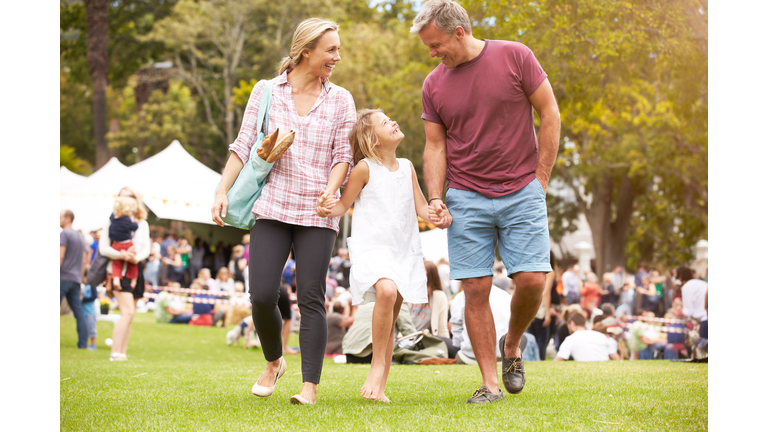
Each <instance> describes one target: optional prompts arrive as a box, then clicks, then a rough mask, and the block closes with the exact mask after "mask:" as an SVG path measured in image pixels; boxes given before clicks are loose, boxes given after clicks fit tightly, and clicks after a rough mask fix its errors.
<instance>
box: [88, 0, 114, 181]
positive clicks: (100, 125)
mask: <svg viewBox="0 0 768 432" xmlns="http://www.w3.org/2000/svg"><path fill="white" fill-rule="evenodd" d="M85 15H86V19H87V24H88V67H89V68H90V71H91V87H93V134H94V138H95V141H96V149H95V150H96V151H95V154H96V164H95V165H94V167H95V168H96V169H99V168H101V167H102V166H104V164H106V163H107V161H108V160H109V149H108V148H107V97H106V96H107V94H106V92H107V64H108V60H109V36H108V34H107V30H108V28H109V21H108V17H109V3H108V2H107V0H85Z"/></svg>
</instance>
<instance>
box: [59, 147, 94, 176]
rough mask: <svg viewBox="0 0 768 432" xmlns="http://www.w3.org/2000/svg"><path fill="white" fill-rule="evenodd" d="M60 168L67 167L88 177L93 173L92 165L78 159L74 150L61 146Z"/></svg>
mask: <svg viewBox="0 0 768 432" xmlns="http://www.w3.org/2000/svg"><path fill="white" fill-rule="evenodd" d="M59 166H63V167H66V168H67V169H68V170H70V171H72V172H73V173H76V174H85V175H88V174H90V173H91V172H92V171H93V170H92V169H91V164H89V163H88V162H87V161H86V160H84V159H82V158H80V157H78V156H77V154H75V149H74V148H72V147H70V146H66V145H59Z"/></svg>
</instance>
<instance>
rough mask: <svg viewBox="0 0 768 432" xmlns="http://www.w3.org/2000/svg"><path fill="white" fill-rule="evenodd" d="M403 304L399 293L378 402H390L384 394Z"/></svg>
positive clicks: (393, 314)
mask: <svg viewBox="0 0 768 432" xmlns="http://www.w3.org/2000/svg"><path fill="white" fill-rule="evenodd" d="M402 304H403V296H401V295H400V293H399V292H398V293H397V301H395V305H394V307H393V308H392V327H391V329H392V330H391V331H390V333H389V343H388V344H387V352H386V354H385V359H386V366H385V367H384V374H383V375H382V376H381V387H380V388H379V393H378V396H377V398H376V400H379V401H381V402H390V400H389V398H388V397H387V396H386V395H385V394H384V388H385V387H386V386H387V376H388V375H389V367H390V366H392V351H394V349H395V322H396V321H397V316H398V315H400V306H401V305H402Z"/></svg>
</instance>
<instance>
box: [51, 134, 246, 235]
mask: <svg viewBox="0 0 768 432" xmlns="http://www.w3.org/2000/svg"><path fill="white" fill-rule="evenodd" d="M64 170H66V168H62V172H61V185H60V208H61V209H62V210H63V209H69V210H72V211H73V212H74V213H75V220H74V223H73V224H72V226H73V228H75V229H79V230H82V231H83V232H85V233H87V232H89V231H91V230H97V229H99V228H102V227H103V226H104V224H105V223H106V222H107V220H108V218H109V215H110V213H111V212H112V205H113V204H114V198H115V196H116V195H117V193H118V192H119V191H120V189H122V188H123V187H125V186H129V187H131V188H133V189H135V190H136V191H138V192H140V193H141V194H142V198H143V200H144V203H145V204H146V205H147V207H148V208H149V209H150V210H151V211H152V213H154V214H155V215H156V216H157V217H158V218H160V219H168V220H179V221H184V222H187V225H188V226H189V227H190V228H191V229H192V230H193V231H194V232H195V234H196V235H198V236H200V237H203V238H204V239H206V240H208V241H209V242H211V241H213V240H216V241H218V240H219V239H227V240H229V239H232V240H234V239H236V240H238V241H239V240H240V237H241V236H242V235H243V234H244V232H243V231H242V230H239V229H237V228H232V227H227V228H218V227H216V226H215V225H214V224H213V221H211V211H210V208H211V207H210V206H211V204H212V203H213V194H214V192H215V189H216V186H217V185H218V183H219V179H221V175H220V174H218V173H216V172H215V171H213V170H211V169H210V168H208V167H207V166H205V165H203V164H202V163H200V162H198V161H197V159H195V158H194V157H193V156H192V155H190V154H189V153H187V151H186V150H184V148H183V147H182V146H181V144H180V143H179V142H178V141H174V142H172V143H171V144H170V145H169V146H168V147H167V148H166V149H164V150H163V151H161V152H160V153H157V154H156V155H154V156H152V157H150V158H148V159H146V160H144V161H142V162H139V163H137V164H135V165H132V166H130V167H127V166H125V165H123V164H122V163H120V161H118V160H117V159H116V158H112V159H110V160H109V162H107V163H106V164H105V165H104V166H103V167H102V168H101V169H100V170H98V171H96V172H95V173H93V174H91V175H90V176H89V177H82V176H77V175H76V174H72V173H71V172H69V171H68V170H67V171H66V173H65V171H64ZM73 176H77V177H81V178H80V179H79V180H78V179H75V178H74V177H73Z"/></svg>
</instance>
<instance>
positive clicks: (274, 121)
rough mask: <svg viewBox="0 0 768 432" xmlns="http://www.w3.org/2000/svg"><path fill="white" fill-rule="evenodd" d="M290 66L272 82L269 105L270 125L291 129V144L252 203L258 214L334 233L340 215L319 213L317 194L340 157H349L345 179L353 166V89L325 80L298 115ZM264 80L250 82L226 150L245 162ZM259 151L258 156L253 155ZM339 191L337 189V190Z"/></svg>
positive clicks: (342, 160)
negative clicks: (304, 112)
mask: <svg viewBox="0 0 768 432" xmlns="http://www.w3.org/2000/svg"><path fill="white" fill-rule="evenodd" d="M287 77H288V72H283V73H282V74H281V75H280V76H278V77H276V78H275V79H274V80H273V81H272V82H273V84H272V104H271V107H270V109H269V128H268V130H267V133H272V132H274V131H275V129H277V128H280V130H281V131H288V130H293V131H295V132H296V136H295V138H294V140H293V144H292V145H291V147H289V148H288V150H287V151H286V152H285V153H284V154H283V156H282V157H280V159H278V160H277V161H276V162H275V164H274V165H273V166H272V171H270V173H269V175H268V176H267V182H266V184H265V185H264V189H263V190H262V192H261V196H260V197H259V199H258V200H256V204H255V205H254V206H253V210H252V211H253V213H254V214H255V215H256V217H259V218H266V219H276V220H279V221H280V222H284V223H288V224H294V225H302V226H315V227H321V228H330V229H332V230H334V231H336V233H337V234H338V232H339V218H338V217H336V218H321V217H318V216H317V213H316V211H315V206H316V204H317V197H318V196H320V194H321V193H322V192H323V191H324V190H325V186H326V185H327V184H328V178H329V176H330V174H331V169H332V168H333V167H334V166H336V164H338V163H348V164H349V169H348V170H347V177H346V178H345V179H344V184H346V182H347V179H348V178H349V172H350V171H351V169H352V149H351V148H350V145H349V132H350V131H351V130H352V126H354V124H355V121H356V120H357V114H356V112H355V101H354V100H353V99H352V95H351V94H350V93H349V92H348V91H347V90H346V89H343V88H341V87H339V86H337V85H334V84H332V83H331V82H330V81H328V80H325V79H324V80H323V89H322V90H321V91H320V96H319V97H318V98H317V101H315V105H314V106H313V107H312V109H311V110H310V111H309V113H307V115H305V116H304V117H299V115H298V113H297V112H296V107H295V106H294V104H293V96H292V95H291V84H290V83H288V78H287ZM263 88H264V83H263V82H259V83H257V84H256V85H255V86H254V87H253V91H252V92H251V97H250V99H249V100H248V105H247V106H246V108H245V113H244V114H243V123H242V125H241V126H240V133H239V134H238V135H237V139H236V140H235V142H234V143H232V144H231V145H230V146H229V150H230V151H233V152H235V153H237V155H238V156H239V157H240V160H242V161H243V163H247V162H248V157H249V155H250V152H251V148H252V147H253V145H254V144H257V145H261V143H255V141H256V138H257V137H258V131H257V130H256V122H257V119H258V117H257V116H258V110H259V103H260V102H261V91H262V90H263ZM257 157H258V156H257ZM336 194H337V196H338V192H337V193H336Z"/></svg>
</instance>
